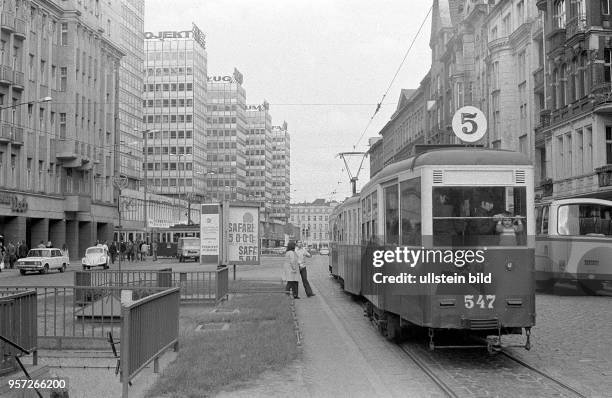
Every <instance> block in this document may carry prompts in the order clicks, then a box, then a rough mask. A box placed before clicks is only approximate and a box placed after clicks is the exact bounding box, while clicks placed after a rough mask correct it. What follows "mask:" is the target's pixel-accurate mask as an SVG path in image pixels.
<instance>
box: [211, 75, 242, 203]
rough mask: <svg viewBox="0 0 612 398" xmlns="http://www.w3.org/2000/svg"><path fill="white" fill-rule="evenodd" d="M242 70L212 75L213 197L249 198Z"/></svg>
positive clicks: (224, 198) (217, 198) (227, 198)
mask: <svg viewBox="0 0 612 398" xmlns="http://www.w3.org/2000/svg"><path fill="white" fill-rule="evenodd" d="M242 81H243V77H242V74H241V73H240V72H239V71H238V70H237V69H234V73H233V75H232V76H229V75H226V76H209V77H208V108H207V109H208V113H207V115H206V121H207V124H208V132H207V135H208V137H207V138H208V170H209V179H208V192H209V199H212V200H245V199H246V192H247V191H246V131H247V118H246V92H245V90H244V88H243V87H242Z"/></svg>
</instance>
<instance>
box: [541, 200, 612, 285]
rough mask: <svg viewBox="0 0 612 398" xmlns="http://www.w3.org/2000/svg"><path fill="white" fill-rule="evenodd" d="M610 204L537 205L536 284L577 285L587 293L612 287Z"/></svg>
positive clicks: (611, 213)
mask: <svg viewBox="0 0 612 398" xmlns="http://www.w3.org/2000/svg"><path fill="white" fill-rule="evenodd" d="M611 258H612V201H609V200H602V199H594V198H576V199H561V200H554V201H551V202H548V203H540V204H537V205H536V262H535V264H536V285H537V286H538V288H541V289H544V290H549V289H551V288H553V287H554V285H555V283H557V282H572V283H573V282H577V283H578V284H579V285H580V286H581V287H582V288H583V289H584V290H585V291H586V292H587V293H590V294H596V293H597V292H598V291H601V290H603V289H604V288H605V287H606V285H608V286H612V262H611V261H610V259H611Z"/></svg>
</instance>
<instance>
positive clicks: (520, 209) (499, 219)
mask: <svg viewBox="0 0 612 398" xmlns="http://www.w3.org/2000/svg"><path fill="white" fill-rule="evenodd" d="M526 197H527V190H526V188H525V187H440V188H434V189H433V198H432V199H433V201H432V203H433V209H432V215H433V243H434V246H473V247H476V246H516V245H519V246H523V245H525V244H526V242H527V239H526V231H527V225H526V216H527V200H526Z"/></svg>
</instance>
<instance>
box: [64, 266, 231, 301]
mask: <svg viewBox="0 0 612 398" xmlns="http://www.w3.org/2000/svg"><path fill="white" fill-rule="evenodd" d="M224 269H225V268H220V269H216V270H212V271H190V272H173V271H172V269H171V268H166V269H161V270H147V271H142V270H122V271H117V270H112V271H108V270H105V271H76V272H75V273H74V285H75V286H76V287H77V296H76V300H77V302H82V301H83V300H84V299H86V298H85V297H83V293H82V292H81V291H80V290H79V289H80V287H81V286H83V287H89V286H91V287H96V286H100V287H105V286H122V287H124V288H131V287H138V288H143V287H165V288H168V287H180V288H181V301H204V302H206V301H213V302H218V301H219V300H222V299H223V298H224V297H225V295H226V294H227V289H228V287H227V286H228V279H227V269H225V271H224Z"/></svg>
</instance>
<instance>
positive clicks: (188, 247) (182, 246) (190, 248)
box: [176, 237, 200, 263]
mask: <svg viewBox="0 0 612 398" xmlns="http://www.w3.org/2000/svg"><path fill="white" fill-rule="evenodd" d="M176 252H177V253H176V256H177V257H178V259H179V263H184V262H185V260H186V259H188V258H193V259H194V260H195V261H196V262H199V261H200V238H194V237H185V238H179V241H178V245H177V246H176Z"/></svg>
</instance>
